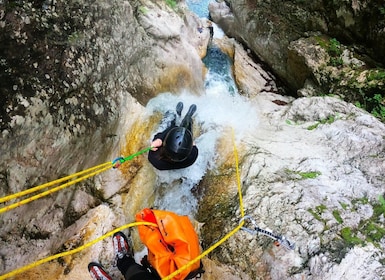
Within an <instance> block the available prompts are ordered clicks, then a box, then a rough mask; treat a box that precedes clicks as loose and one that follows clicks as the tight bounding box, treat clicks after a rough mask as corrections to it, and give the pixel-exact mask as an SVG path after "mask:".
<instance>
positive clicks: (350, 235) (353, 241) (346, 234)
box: [340, 227, 363, 247]
mask: <svg viewBox="0 0 385 280" xmlns="http://www.w3.org/2000/svg"><path fill="white" fill-rule="evenodd" d="M340 233H341V237H342V239H343V240H344V241H345V242H346V245H347V246H348V247H353V246H354V245H358V244H363V241H362V240H361V239H360V238H358V237H357V236H356V234H355V233H354V232H352V230H351V229H350V228H349V227H345V228H343V229H341V231H340Z"/></svg>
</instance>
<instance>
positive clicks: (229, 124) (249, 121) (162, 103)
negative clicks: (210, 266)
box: [147, 83, 258, 216]
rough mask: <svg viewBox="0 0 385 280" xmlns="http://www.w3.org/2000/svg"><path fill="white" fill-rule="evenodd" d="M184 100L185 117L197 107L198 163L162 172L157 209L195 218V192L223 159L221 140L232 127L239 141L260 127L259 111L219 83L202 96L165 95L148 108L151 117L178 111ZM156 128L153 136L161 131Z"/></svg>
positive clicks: (194, 118)
mask: <svg viewBox="0 0 385 280" xmlns="http://www.w3.org/2000/svg"><path fill="white" fill-rule="evenodd" d="M179 101H182V102H183V103H184V110H183V112H182V118H183V116H184V114H185V113H186V112H187V110H188V108H189V106H190V105H191V104H196V105H197V111H196V113H195V114H194V117H193V120H194V131H199V133H198V134H199V135H198V134H197V133H195V134H197V135H194V138H195V139H194V140H195V143H196V145H197V147H198V150H199V155H198V159H197V161H196V162H195V163H194V164H193V165H192V166H190V167H187V168H184V169H179V170H169V171H158V170H156V174H157V182H156V185H157V186H156V200H155V205H154V206H155V207H156V208H159V209H167V210H170V211H174V212H176V213H178V214H182V215H191V216H194V214H195V213H196V209H197V204H198V201H197V198H195V197H194V195H193V194H192V192H191V189H192V188H194V186H196V185H197V184H199V182H200V181H201V180H202V178H203V176H204V175H205V173H206V172H207V170H211V169H215V168H216V159H217V158H218V157H220V156H221V151H219V150H218V149H217V143H218V140H219V139H220V138H221V137H231V136H229V135H224V131H225V130H227V131H228V129H229V128H232V129H233V131H234V135H235V136H236V139H240V137H243V135H246V134H247V133H248V132H249V131H250V130H252V129H253V128H254V127H255V126H256V125H257V124H258V119H257V118H256V117H255V116H256V112H255V108H253V107H252V106H251V105H250V104H249V103H247V101H246V100H245V99H244V98H242V97H241V96H238V95H236V96H234V95H231V94H230V93H229V92H228V91H227V92H226V85H224V83H218V86H217V87H210V88H209V89H207V90H206V92H205V93H203V94H202V95H201V96H196V95H192V94H190V93H188V92H184V93H181V94H180V95H173V94H171V93H163V94H160V95H158V96H157V97H155V98H153V99H152V100H150V102H149V103H148V105H147V112H148V114H150V115H151V114H154V113H156V112H161V113H162V114H164V113H165V112H166V111H168V110H174V111H175V106H176V104H177V103H178V102H179ZM157 131H158V130H157V129H156V130H155V131H154V132H153V135H154V134H155V133H156V132H157Z"/></svg>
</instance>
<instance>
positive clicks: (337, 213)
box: [332, 209, 343, 224]
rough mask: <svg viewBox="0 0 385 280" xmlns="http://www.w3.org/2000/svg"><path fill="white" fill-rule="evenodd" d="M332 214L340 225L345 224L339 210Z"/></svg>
mask: <svg viewBox="0 0 385 280" xmlns="http://www.w3.org/2000/svg"><path fill="white" fill-rule="evenodd" d="M332 214H333V217H334V218H335V219H336V220H337V222H338V223H339V224H342V223H343V220H342V218H341V215H340V211H338V210H337V209H336V210H333V212H332Z"/></svg>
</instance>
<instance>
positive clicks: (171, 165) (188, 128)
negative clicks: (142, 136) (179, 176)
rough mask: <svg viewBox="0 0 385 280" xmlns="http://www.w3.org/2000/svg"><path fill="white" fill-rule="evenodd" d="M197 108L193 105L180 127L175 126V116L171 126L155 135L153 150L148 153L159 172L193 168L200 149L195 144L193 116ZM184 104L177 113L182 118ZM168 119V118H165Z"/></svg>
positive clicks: (179, 105)
mask: <svg viewBox="0 0 385 280" xmlns="http://www.w3.org/2000/svg"><path fill="white" fill-rule="evenodd" d="M196 109H197V106H196V105H195V104H192V105H191V106H190V108H189V110H188V112H187V113H186V115H185V117H184V118H183V120H182V122H181V123H180V125H179V126H177V125H176V124H175V119H176V116H175V114H173V113H170V112H166V114H168V115H170V114H171V115H172V114H173V116H174V117H173V118H172V120H171V121H170V123H169V126H168V127H167V128H166V129H165V130H164V131H162V132H159V133H157V134H155V136H154V138H153V141H152V143H151V147H152V149H151V150H150V151H149V153H148V160H149V161H150V163H151V164H152V165H153V166H154V167H155V168H157V169H159V170H171V169H180V168H185V167H188V166H191V165H192V164H193V163H194V162H195V161H196V159H197V157H198V148H197V146H196V145H195V144H194V141H193V134H192V125H193V120H192V116H193V115H194V113H195V111H196ZM182 110H183V103H182V102H179V103H178V104H177V106H176V112H177V114H178V116H179V117H180V116H181V114H182ZM165 117H167V116H165Z"/></svg>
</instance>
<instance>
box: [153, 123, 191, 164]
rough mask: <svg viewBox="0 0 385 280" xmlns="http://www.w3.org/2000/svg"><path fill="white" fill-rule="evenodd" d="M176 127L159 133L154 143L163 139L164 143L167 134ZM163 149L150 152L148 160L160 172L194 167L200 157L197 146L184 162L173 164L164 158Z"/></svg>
mask: <svg viewBox="0 0 385 280" xmlns="http://www.w3.org/2000/svg"><path fill="white" fill-rule="evenodd" d="M174 127H176V126H171V127H169V128H167V129H166V130H165V131H163V132H159V133H158V134H156V135H155V136H154V139H153V141H154V140H155V139H161V140H162V141H164V138H165V137H166V135H167V133H168V132H169V131H170V130H171V129H172V128H174ZM162 149H164V147H159V148H158V149H157V150H156V151H151V150H150V151H149V153H148V160H149V161H150V162H151V164H152V165H153V166H154V167H155V168H156V169H159V170H171V169H181V168H185V167H188V166H190V165H192V164H193V163H194V162H195V161H196V159H197V157H198V148H197V147H196V146H195V145H194V146H193V147H192V150H191V153H190V155H189V156H188V157H187V158H186V159H185V160H184V161H181V162H173V161H169V160H167V159H165V158H162V153H163V151H162Z"/></svg>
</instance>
